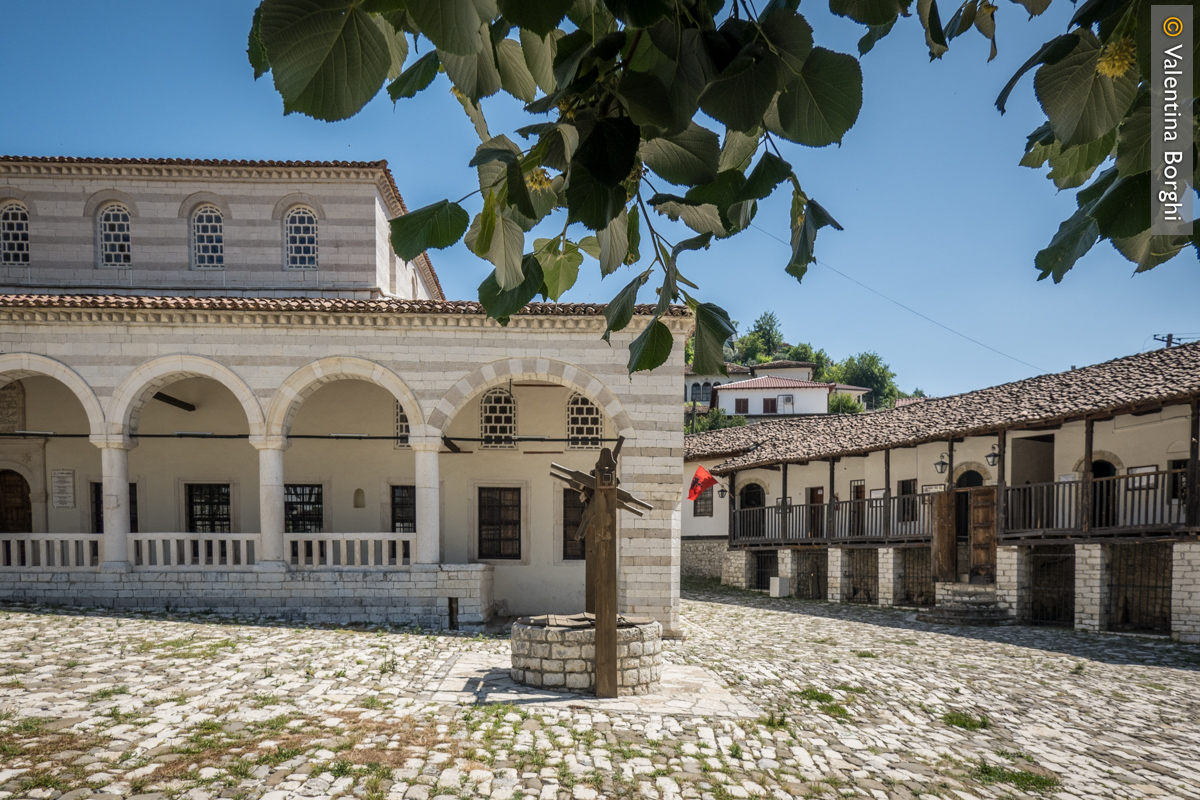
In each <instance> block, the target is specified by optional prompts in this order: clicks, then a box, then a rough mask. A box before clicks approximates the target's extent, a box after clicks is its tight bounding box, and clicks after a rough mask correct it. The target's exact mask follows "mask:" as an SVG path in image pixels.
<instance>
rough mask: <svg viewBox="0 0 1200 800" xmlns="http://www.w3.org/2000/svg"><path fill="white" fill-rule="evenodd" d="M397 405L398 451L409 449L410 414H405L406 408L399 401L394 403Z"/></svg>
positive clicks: (396, 444)
mask: <svg viewBox="0 0 1200 800" xmlns="http://www.w3.org/2000/svg"><path fill="white" fill-rule="evenodd" d="M393 402H394V403H395V404H396V443H395V446H396V449H400V448H401V447H408V414H405V413H404V406H402V405H400V401H399V400H394V401H393Z"/></svg>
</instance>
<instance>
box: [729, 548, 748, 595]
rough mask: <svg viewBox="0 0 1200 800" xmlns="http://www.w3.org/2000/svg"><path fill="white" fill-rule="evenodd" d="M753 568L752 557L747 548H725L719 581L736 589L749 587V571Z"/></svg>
mask: <svg viewBox="0 0 1200 800" xmlns="http://www.w3.org/2000/svg"><path fill="white" fill-rule="evenodd" d="M753 568H754V559H753V558H751V553H750V551H749V550H726V551H725V559H724V560H723V561H722V562H721V583H723V584H725V585H726V586H734V587H736V588H738V589H748V588H749V587H750V580H751V578H750V571H751V570H752V569H753Z"/></svg>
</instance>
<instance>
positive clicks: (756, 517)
mask: <svg viewBox="0 0 1200 800" xmlns="http://www.w3.org/2000/svg"><path fill="white" fill-rule="evenodd" d="M932 508H933V507H932V505H931V504H930V503H929V496H928V495H908V496H904V497H893V498H891V499H890V501H885V500H884V499H883V498H880V497H876V498H869V499H864V500H842V501H839V502H837V503H834V504H833V507H832V512H831V509H830V506H829V504H826V503H815V504H807V503H806V504H801V505H793V506H789V507H788V509H787V512H786V514H785V513H784V510H783V509H782V508H781V507H779V506H771V507H768V508H743V509H739V510H737V511H735V512H733V523H732V524H733V541H734V544H738V545H743V546H753V545H764V546H769V545H788V544H795V543H798V542H803V541H808V540H832V539H895V538H903V539H914V538H922V537H929V536H932V534H933V513H932ZM831 513H832V516H830V514H831ZM889 513H890V515H891V525H890V526H889V525H888V524H887V523H888V515H889ZM826 518H828V519H829V522H830V524H829V525H828V526H826Z"/></svg>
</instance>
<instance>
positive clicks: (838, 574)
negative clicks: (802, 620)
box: [826, 547, 848, 603]
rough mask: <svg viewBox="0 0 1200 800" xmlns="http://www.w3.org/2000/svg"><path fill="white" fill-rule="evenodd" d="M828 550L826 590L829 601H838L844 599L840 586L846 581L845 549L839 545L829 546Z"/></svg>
mask: <svg viewBox="0 0 1200 800" xmlns="http://www.w3.org/2000/svg"><path fill="white" fill-rule="evenodd" d="M828 552H829V562H828V567H829V579H828V581H827V583H826V590H827V591H828V592H829V599H830V600H831V601H833V602H835V603H840V602H842V601H843V600H845V599H846V598H845V595H844V593H843V591H844V590H843V588H842V587H843V586H845V585H846V584H847V583H848V582H847V581H846V580H845V563H844V562H845V556H846V551H845V550H843V549H841V548H840V547H831V548H829V551H828Z"/></svg>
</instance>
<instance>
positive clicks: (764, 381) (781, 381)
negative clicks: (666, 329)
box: [721, 375, 833, 391]
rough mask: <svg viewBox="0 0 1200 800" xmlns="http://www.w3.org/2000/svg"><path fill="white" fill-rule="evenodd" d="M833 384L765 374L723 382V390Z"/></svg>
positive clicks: (821, 387) (811, 387) (820, 387)
mask: <svg viewBox="0 0 1200 800" xmlns="http://www.w3.org/2000/svg"><path fill="white" fill-rule="evenodd" d="M831 386H833V384H832V383H819V382H817V381H802V380H798V379H796V378H776V377H775V376H773V375H764V376H762V377H761V378H748V379H746V380H744V381H735V382H734V383H723V384H721V391H727V390H729V389H828V388H829V387H831Z"/></svg>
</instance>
